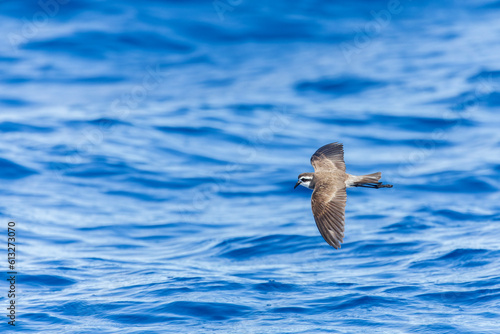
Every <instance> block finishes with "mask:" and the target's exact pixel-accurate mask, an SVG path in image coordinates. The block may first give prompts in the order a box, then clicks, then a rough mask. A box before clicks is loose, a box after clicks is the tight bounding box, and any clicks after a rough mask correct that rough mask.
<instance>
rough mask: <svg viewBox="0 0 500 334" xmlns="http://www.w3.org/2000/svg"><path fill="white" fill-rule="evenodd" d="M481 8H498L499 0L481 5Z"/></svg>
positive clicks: (499, 5) (499, 7) (499, 6)
mask: <svg viewBox="0 0 500 334" xmlns="http://www.w3.org/2000/svg"><path fill="white" fill-rule="evenodd" d="M483 8H485V9H488V10H490V9H500V1H494V2H490V3H486V4H484V5H483Z"/></svg>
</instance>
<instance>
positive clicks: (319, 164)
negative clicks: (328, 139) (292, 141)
mask: <svg viewBox="0 0 500 334" xmlns="http://www.w3.org/2000/svg"><path fill="white" fill-rule="evenodd" d="M311 165H312V166H313V167H314V170H315V171H316V172H321V171H332V170H335V169H340V170H341V171H343V172H345V163H344V149H343V146H342V144H341V143H331V144H328V145H325V146H322V147H320V148H319V149H318V150H317V151H316V152H315V153H314V154H313V155H312V157H311Z"/></svg>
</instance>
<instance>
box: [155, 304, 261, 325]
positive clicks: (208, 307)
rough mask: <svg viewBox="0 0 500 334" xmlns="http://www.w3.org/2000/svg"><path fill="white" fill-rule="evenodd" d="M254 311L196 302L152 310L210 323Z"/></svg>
mask: <svg viewBox="0 0 500 334" xmlns="http://www.w3.org/2000/svg"><path fill="white" fill-rule="evenodd" d="M252 311H253V308H251V307H248V306H245V305H238V304H229V303H214V302H194V301H176V302H171V303H167V304H163V305H161V306H158V307H155V308H152V309H151V313H152V314H162V313H171V314H175V315H180V316H189V317H196V318H200V319H203V320H209V321H214V320H215V321H217V320H227V319H233V318H240V317H244V316H248V314H249V313H250V312H252Z"/></svg>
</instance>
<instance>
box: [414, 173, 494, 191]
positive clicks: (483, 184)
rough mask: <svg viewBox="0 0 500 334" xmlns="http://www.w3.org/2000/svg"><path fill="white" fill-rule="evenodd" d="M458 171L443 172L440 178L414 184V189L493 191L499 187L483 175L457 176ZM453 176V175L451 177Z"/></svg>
mask: <svg viewBox="0 0 500 334" xmlns="http://www.w3.org/2000/svg"><path fill="white" fill-rule="evenodd" d="M446 174H447V175H446ZM453 174H456V173H442V176H443V177H442V178H441V179H440V180H435V181H434V182H432V183H425V184H413V185H412V189H415V190H425V191H433V192H443V193H491V192H496V191H498V189H497V188H496V187H495V186H494V185H493V184H492V182H489V180H488V179H486V178H483V177H474V176H466V177H457V175H454V176H453ZM450 176H452V177H450Z"/></svg>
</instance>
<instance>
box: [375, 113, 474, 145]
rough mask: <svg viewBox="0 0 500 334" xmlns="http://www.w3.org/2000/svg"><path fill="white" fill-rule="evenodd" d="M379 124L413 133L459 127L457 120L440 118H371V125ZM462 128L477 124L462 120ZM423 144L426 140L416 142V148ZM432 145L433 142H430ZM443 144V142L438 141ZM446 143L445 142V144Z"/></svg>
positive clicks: (386, 116) (381, 116)
mask: <svg viewBox="0 0 500 334" xmlns="http://www.w3.org/2000/svg"><path fill="white" fill-rule="evenodd" d="M374 122H377V123H379V124H387V125H390V126H394V127H397V128H399V129H401V128H404V129H408V130H412V131H419V132H422V131H425V132H429V131H432V130H436V129H449V128H452V127H454V126H457V121H456V120H450V119H446V118H444V117H443V118H440V117H417V116H393V115H374V116H372V118H371V123H372V124H373V123H374ZM460 125H461V126H473V125H475V123H474V122H473V121H471V120H461V123H460ZM420 142H422V145H425V143H426V142H427V141H426V140H415V142H414V144H415V146H416V145H417V144H418V143H420ZM428 142H430V143H432V142H431V141H428ZM438 142H442V141H438ZM445 143H446V142H443V144H445Z"/></svg>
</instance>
